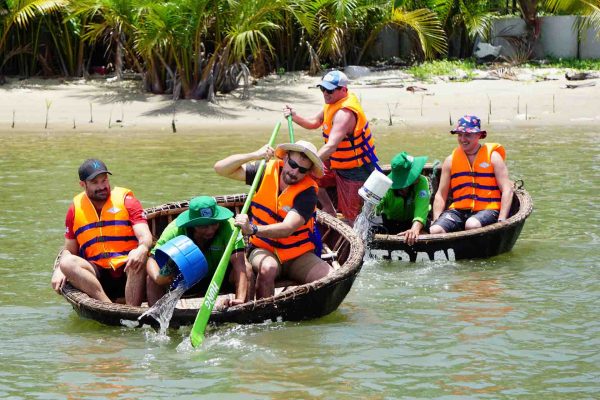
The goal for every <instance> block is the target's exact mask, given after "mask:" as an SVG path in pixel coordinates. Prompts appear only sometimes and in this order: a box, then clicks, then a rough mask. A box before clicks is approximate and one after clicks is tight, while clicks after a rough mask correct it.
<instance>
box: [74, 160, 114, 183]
mask: <svg viewBox="0 0 600 400" xmlns="http://www.w3.org/2000/svg"><path fill="white" fill-rule="evenodd" d="M104 173H106V174H110V175H112V174H111V173H110V172H109V171H108V168H106V164H104V163H103V162H102V161H100V160H96V159H94V158H90V159H87V160H85V161H84V162H83V164H81V165H80V166H79V180H80V181H87V180H90V179H94V178H95V177H97V176H98V175H100V174H104Z"/></svg>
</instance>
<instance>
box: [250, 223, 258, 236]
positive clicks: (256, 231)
mask: <svg viewBox="0 0 600 400" xmlns="http://www.w3.org/2000/svg"><path fill="white" fill-rule="evenodd" d="M250 227H251V228H252V233H251V234H250V236H255V235H256V234H257V233H258V226H256V224H250Z"/></svg>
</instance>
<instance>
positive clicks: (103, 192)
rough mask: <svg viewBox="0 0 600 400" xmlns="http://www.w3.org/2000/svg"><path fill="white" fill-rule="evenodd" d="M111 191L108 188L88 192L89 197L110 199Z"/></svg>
mask: <svg viewBox="0 0 600 400" xmlns="http://www.w3.org/2000/svg"><path fill="white" fill-rule="evenodd" d="M109 193H110V191H109V190H108V189H107V188H102V189H96V190H94V191H93V192H89V193H88V197H89V198H90V199H92V200H96V201H102V200H106V199H108V195H109Z"/></svg>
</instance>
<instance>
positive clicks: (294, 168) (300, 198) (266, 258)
mask: <svg viewBox="0 0 600 400" xmlns="http://www.w3.org/2000/svg"><path fill="white" fill-rule="evenodd" d="M273 155H275V156H276V159H274V160H271V161H269V162H267V164H266V168H265V172H264V175H263V177H262V180H261V182H260V185H259V187H258V190H257V192H256V194H255V195H254V198H253V199H252V205H251V207H250V214H251V216H252V217H251V219H249V217H248V215H245V214H240V215H237V216H236V218H235V224H236V226H239V227H240V228H241V230H242V232H243V233H244V234H246V235H248V236H249V242H250V249H249V255H248V260H249V261H250V264H251V265H252V268H253V270H254V272H255V273H256V275H257V276H256V298H257V299H261V298H264V297H270V296H272V295H273V294H274V292H275V279H277V278H279V277H285V278H288V279H292V280H294V281H296V282H299V283H308V282H312V281H315V280H317V279H321V278H323V277H324V276H326V275H327V274H328V273H329V272H330V271H331V267H330V266H329V264H327V263H326V262H325V261H323V260H322V259H321V258H320V257H319V256H318V255H317V254H316V253H315V250H316V249H319V248H320V244H321V243H320V238H319V237H317V234H316V232H315V230H316V226H315V218H314V216H315V212H316V209H317V184H316V182H315V181H314V179H313V178H312V176H311V174H312V175H314V176H316V177H320V176H322V175H323V162H322V161H321V159H320V158H319V156H318V155H317V149H316V147H315V146H314V145H313V144H312V143H309V142H306V141H303V140H299V141H297V142H296V143H285V144H281V145H279V146H277V149H276V150H275V151H273V148H271V147H270V146H268V145H267V146H263V147H262V148H261V149H259V150H257V151H254V152H252V153H247V154H235V155H232V156H229V157H227V158H225V159H223V160H221V161H218V162H217V163H216V164H215V171H216V172H217V173H218V174H219V175H221V176H225V177H228V178H231V179H236V180H241V181H246V183H248V184H251V182H253V181H254V177H255V176H256V173H257V169H258V168H257V166H256V165H257V164H256V163H251V162H252V161H257V160H260V159H263V158H264V159H267V160H270V159H271V157H272V156H273Z"/></svg>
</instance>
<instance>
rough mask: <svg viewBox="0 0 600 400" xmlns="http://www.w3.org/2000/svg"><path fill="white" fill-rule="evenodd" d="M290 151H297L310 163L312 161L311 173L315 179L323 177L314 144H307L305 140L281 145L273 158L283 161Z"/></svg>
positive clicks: (321, 162)
mask: <svg viewBox="0 0 600 400" xmlns="http://www.w3.org/2000/svg"><path fill="white" fill-rule="evenodd" d="M290 151H297V152H299V153H302V154H304V155H305V156H306V157H308V159H309V160H310V161H312V163H313V165H312V169H311V172H312V174H313V175H314V176H316V177H317V178H320V177H322V176H323V161H321V158H320V157H319V156H318V155H317V148H316V147H315V145H314V144H312V143H310V142H307V141H306V140H298V141H297V142H296V143H282V144H280V145H279V146H277V148H276V149H275V156H276V157H278V158H281V159H283V157H285V155H286V154H287V153H288V152H290Z"/></svg>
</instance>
